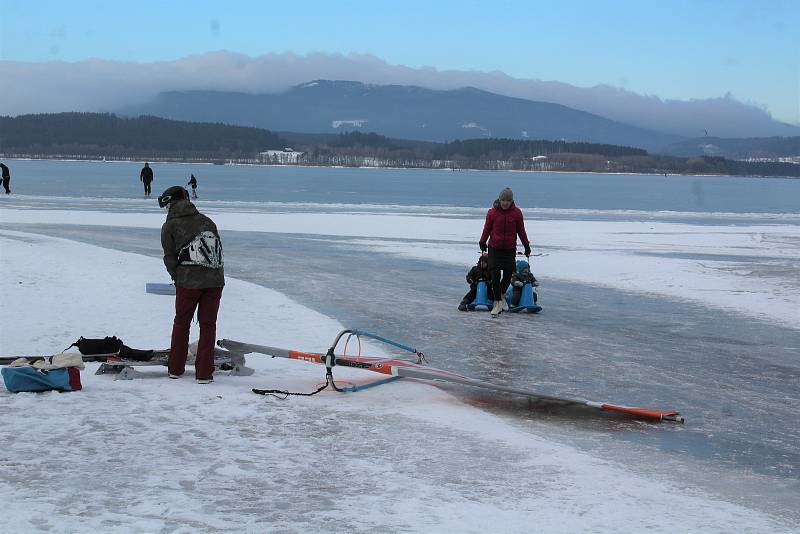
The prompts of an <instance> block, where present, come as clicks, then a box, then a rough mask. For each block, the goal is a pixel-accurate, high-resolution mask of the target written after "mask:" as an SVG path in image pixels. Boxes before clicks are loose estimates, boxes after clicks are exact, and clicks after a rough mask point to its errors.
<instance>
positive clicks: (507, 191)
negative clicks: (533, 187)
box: [497, 187, 514, 201]
mask: <svg viewBox="0 0 800 534" xmlns="http://www.w3.org/2000/svg"><path fill="white" fill-rule="evenodd" d="M497 199H498V200H511V201H513V200H514V192H513V191H512V190H511V188H509V187H506V188H504V189H503V190H502V191H500V194H499V195H498V196H497Z"/></svg>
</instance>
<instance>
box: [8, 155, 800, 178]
mask: <svg viewBox="0 0 800 534" xmlns="http://www.w3.org/2000/svg"><path fill="white" fill-rule="evenodd" d="M0 160H3V161H59V162H64V163H133V164H144V163H145V162H148V163H160V164H172V165H208V166H218V167H223V166H225V167H235V166H242V167H282V168H302V169H373V170H382V169H385V170H403V171H406V170H412V171H413V170H417V171H441V172H496V173H501V172H510V173H526V174H528V173H530V174H597V175H609V176H660V177H662V178H670V177H696V178H704V177H717V178H725V177H729V178H781V179H788V180H797V179H800V177H798V176H785V175H770V176H764V175H758V174H677V173H666V174H664V173H660V172H644V171H643V172H612V171H558V170H551V171H541V170H530V169H458V168H450V167H448V168H433V167H410V166H409V167H390V166H370V165H361V166H349V165H289V164H281V163H249V162H227V163H216V162H212V161H183V160H181V161H173V160H161V159H96V158H86V159H80V158H34V157H11V158H7V159H3V158H0Z"/></svg>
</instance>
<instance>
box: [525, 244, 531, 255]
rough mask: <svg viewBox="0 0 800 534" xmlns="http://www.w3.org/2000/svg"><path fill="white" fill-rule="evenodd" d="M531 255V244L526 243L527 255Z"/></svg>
mask: <svg viewBox="0 0 800 534" xmlns="http://www.w3.org/2000/svg"><path fill="white" fill-rule="evenodd" d="M530 255H531V246H530V245H529V244H528V245H525V256H527V257H530Z"/></svg>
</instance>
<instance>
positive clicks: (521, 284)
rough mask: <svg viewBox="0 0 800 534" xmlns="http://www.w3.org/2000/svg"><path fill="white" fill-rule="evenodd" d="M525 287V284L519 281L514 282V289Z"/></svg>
mask: <svg viewBox="0 0 800 534" xmlns="http://www.w3.org/2000/svg"><path fill="white" fill-rule="evenodd" d="M523 285H524V284H523V283H522V282H520V281H519V280H517V281H516V282H514V287H522V286H523Z"/></svg>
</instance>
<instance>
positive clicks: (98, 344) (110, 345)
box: [64, 336, 123, 356]
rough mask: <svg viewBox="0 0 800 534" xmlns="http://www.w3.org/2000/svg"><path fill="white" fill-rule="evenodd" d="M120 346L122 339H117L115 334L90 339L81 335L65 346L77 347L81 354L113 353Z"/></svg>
mask: <svg viewBox="0 0 800 534" xmlns="http://www.w3.org/2000/svg"><path fill="white" fill-rule="evenodd" d="M122 346H123V345H122V340H121V339H118V338H117V336H113V337H108V336H106V337H104V338H103V339H92V338H85V337H83V336H81V337H80V339H78V341H76V342H75V343H73V344H72V345H70V346H69V347H67V349H70V348H72V347H78V350H79V351H80V352H81V354H83V355H84V356H88V355H92V354H113V353H115V352H119V350H120V349H121V348H122ZM64 350H66V349H64Z"/></svg>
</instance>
